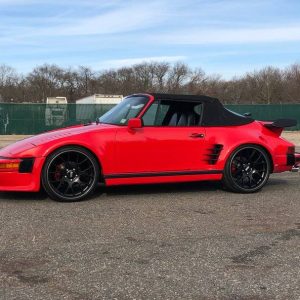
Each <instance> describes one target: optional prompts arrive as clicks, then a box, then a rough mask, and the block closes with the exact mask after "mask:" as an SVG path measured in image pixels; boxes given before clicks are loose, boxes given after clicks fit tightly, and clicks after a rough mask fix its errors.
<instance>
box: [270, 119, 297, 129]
mask: <svg viewBox="0 0 300 300" xmlns="http://www.w3.org/2000/svg"><path fill="white" fill-rule="evenodd" d="M296 125H297V120H294V119H277V120H275V121H274V122H273V123H266V124H264V126H265V127H267V128H269V129H277V128H282V129H283V128H286V127H293V126H296Z"/></svg>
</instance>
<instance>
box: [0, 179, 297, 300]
mask: <svg viewBox="0 0 300 300" xmlns="http://www.w3.org/2000/svg"><path fill="white" fill-rule="evenodd" d="M299 184H300V173H286V174H275V175H272V176H271V178H270V181H269V184H268V185H267V186H266V187H265V188H264V189H263V190H262V191H261V192H259V193H256V194H251V195H241V194H234V193H230V192H226V191H223V190H222V189H221V187H220V185H219V184H218V183H207V182H202V183H186V184H175V185H174V184H168V185H149V186H128V187H118V188H116V187H115V188H106V189H104V188H99V190H98V191H97V193H96V194H95V196H94V197H93V198H92V199H90V200H89V201H85V202H80V203H57V202H53V201H51V200H50V199H48V198H47V196H46V195H45V194H43V193H39V194H25V193H20V194H19V193H9V194H8V193H0V240H1V243H0V299H22V300H25V299H247V300H249V299H300V239H299V238H300V214H299V212H300V194H299V191H300V189H299Z"/></svg>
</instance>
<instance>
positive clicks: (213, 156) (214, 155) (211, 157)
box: [208, 144, 223, 165]
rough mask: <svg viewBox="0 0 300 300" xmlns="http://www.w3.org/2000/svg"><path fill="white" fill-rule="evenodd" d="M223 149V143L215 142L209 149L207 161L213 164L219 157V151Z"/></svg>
mask: <svg viewBox="0 0 300 300" xmlns="http://www.w3.org/2000/svg"><path fill="white" fill-rule="evenodd" d="M222 150H223V145H220V144H215V145H213V148H211V149H209V154H208V163H209V164H210V165H215V164H216V163H217V161H218V159H219V156H220V153H221V151H222Z"/></svg>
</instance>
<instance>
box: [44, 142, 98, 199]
mask: <svg viewBox="0 0 300 300" xmlns="http://www.w3.org/2000/svg"><path fill="white" fill-rule="evenodd" d="M99 176H100V168H99V164H98V162H97V160H96V159H95V157H94V156H93V155H92V154H91V153H90V152H89V151H88V150H86V149H84V148H80V147H76V146H74V147H64V148H60V149H58V150H56V151H55V152H54V153H52V154H51V155H50V156H49V157H48V158H47V160H46V163H45V165H44V167H43V171H42V184H43V187H44V189H45V190H46V192H47V193H48V195H49V196H50V197H51V198H52V199H54V200H57V201H69V202H70V201H80V200H83V199H85V198H87V197H88V196H89V195H91V194H92V192H93V191H94V190H95V188H96V187H97V184H98V182H99Z"/></svg>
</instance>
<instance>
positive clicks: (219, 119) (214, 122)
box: [149, 93, 254, 126]
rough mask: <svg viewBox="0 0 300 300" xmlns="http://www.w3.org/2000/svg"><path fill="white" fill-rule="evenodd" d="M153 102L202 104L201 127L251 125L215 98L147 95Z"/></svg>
mask: <svg viewBox="0 0 300 300" xmlns="http://www.w3.org/2000/svg"><path fill="white" fill-rule="evenodd" d="M149 95H152V96H153V97H154V99H155V100H171V101H195V102H199V103H202V104H203V116H202V123H201V125H202V126H238V125H245V124H249V123H252V122H253V121H254V120H253V119H252V118H248V117H244V116H242V115H239V114H236V113H234V112H232V111H230V110H228V109H226V108H225V107H224V106H223V104H222V103H221V102H220V101H219V99H217V98H212V97H208V96H203V95H199V96H197V95H177V94H157V93H149Z"/></svg>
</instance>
